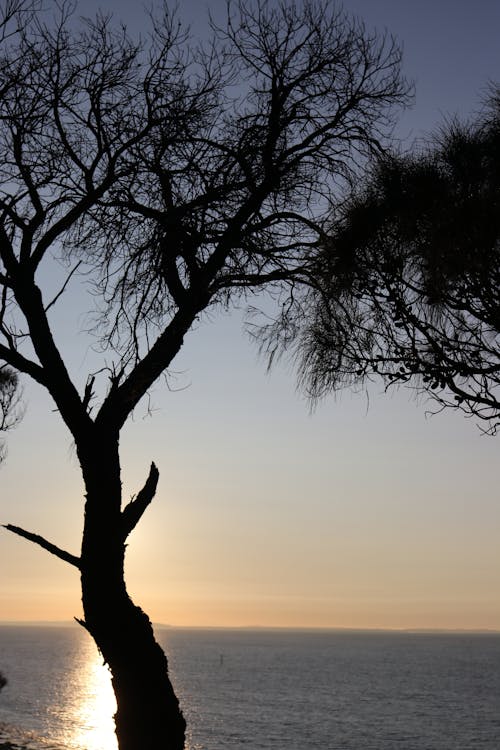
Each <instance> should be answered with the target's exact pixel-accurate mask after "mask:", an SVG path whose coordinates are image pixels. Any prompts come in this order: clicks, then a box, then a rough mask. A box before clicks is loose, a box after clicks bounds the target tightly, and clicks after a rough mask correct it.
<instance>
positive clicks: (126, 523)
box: [122, 463, 160, 539]
mask: <svg viewBox="0 0 500 750" xmlns="http://www.w3.org/2000/svg"><path fill="white" fill-rule="evenodd" d="M159 476H160V475H159V472H158V469H157V468H156V465H155V464H154V463H152V464H151V468H150V470H149V476H148V478H147V479H146V483H145V485H144V487H143V488H142V490H141V491H140V492H139V493H138V494H137V497H136V498H134V499H133V500H131V501H130V502H129V503H128V505H126V506H125V508H124V509H123V511H122V530H123V536H124V538H125V539H126V538H127V537H128V535H129V534H130V532H131V531H132V530H133V529H134V528H135V527H136V526H137V524H138V522H139V521H140V519H141V517H142V515H143V513H144V511H145V510H146V508H147V507H148V505H149V504H150V502H151V500H152V499H153V497H154V496H155V492H156V487H157V485H158V478H159Z"/></svg>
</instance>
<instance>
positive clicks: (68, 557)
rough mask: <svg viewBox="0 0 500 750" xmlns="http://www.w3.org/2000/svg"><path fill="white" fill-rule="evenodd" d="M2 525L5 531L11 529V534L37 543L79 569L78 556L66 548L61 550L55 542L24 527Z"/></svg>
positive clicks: (8, 524)
mask: <svg viewBox="0 0 500 750" xmlns="http://www.w3.org/2000/svg"><path fill="white" fill-rule="evenodd" d="M2 525H3V527H4V529H7V531H12V533H13V534H17V535H18V536H22V537H24V539H27V540H28V541H30V542H33V543H34V544H38V546H39V547H43V549H45V550H47V552H50V553H51V554H52V555H55V556H56V557H59V559H60V560H64V562H67V563H69V564H70V565H74V566H75V568H78V569H80V558H79V557H76V556H75V555H72V554H70V553H69V552H66V550H63V549H61V548H60V547H56V545H55V544H52V543H51V542H48V541H47V539H44V538H43V536H40V535H39V534H33V533H32V532H31V531H25V530H24V529H21V528H20V527H19V526H13V525H12V524H10V523H7V524H2Z"/></svg>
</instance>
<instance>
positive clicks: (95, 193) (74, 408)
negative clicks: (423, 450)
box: [0, 1, 409, 750]
mask: <svg viewBox="0 0 500 750" xmlns="http://www.w3.org/2000/svg"><path fill="white" fill-rule="evenodd" d="M21 20H22V19H21ZM69 21H70V18H69V13H68V8H67V6H65V5H63V6H62V11H61V13H60V14H59V17H58V20H57V21H54V20H50V19H49V20H47V19H46V16H44V14H43V13H42V12H39V13H35V15H34V16H32V17H31V18H30V20H29V21H28V22H27V23H19V25H18V28H17V31H16V33H15V34H14V36H10V37H9V38H8V39H7V40H6V42H5V44H4V48H3V52H2V63H1V67H0V91H1V92H3V93H2V97H1V100H0V153H1V156H2V165H3V166H2V167H1V171H0V212H1V214H0V215H1V223H0V259H1V271H0V283H1V285H2V289H3V292H2V295H3V296H2V309H1V312H2V315H1V321H0V334H1V341H0V357H1V358H2V359H3V360H4V361H5V362H6V363H7V364H8V365H9V366H10V367H11V368H13V369H15V370H17V371H19V372H23V373H25V374H27V375H29V376H30V377H31V378H33V380H35V381H36V382H37V383H39V384H40V385H41V386H43V387H44V388H45V389H47V391H48V392H49V394H50V395H51V397H52V399H53V401H54V402H55V405H56V407H57V410H58V412H59V414H60V416H61V418H62V420H63V421H64V423H65V424H66V426H67V428H68V430H69V432H70V433H71V435H72V437H73V439H74V443H75V446H76V452H77V455H78V459H79V463H80V466H81V470H82V475H83V479H84V483H85V489H86V499H85V509H84V531H83V539H82V547H81V551H80V554H79V555H75V554H72V553H70V552H67V551H66V550H64V549H62V548H60V547H58V546H56V545H55V544H53V543H52V542H49V541H48V540H46V539H44V538H42V537H40V536H39V535H38V534H34V533H32V532H30V531H26V530H24V529H21V528H19V527H17V526H13V525H8V526H7V527H6V528H8V529H9V530H10V531H12V532H14V533H16V534H18V535H20V536H22V537H25V538H26V539H28V540H30V541H32V542H35V543H36V544H38V545H40V546H41V547H43V548H44V549H46V550H48V551H49V552H51V553H52V554H54V555H56V556H57V557H59V558H60V559H61V560H64V561H65V562H67V563H69V564H71V565H73V566H74V567H76V568H77V569H78V570H79V571H80V575H81V586H82V602H83V611H84V620H82V621H81V622H82V624H83V625H84V626H85V627H86V628H87V630H88V631H89V632H90V633H91V635H92V636H93V638H94V639H95V642H96V644H97V646H98V648H99V650H100V651H101V653H102V655H103V657H104V659H105V661H106V662H107V664H108V665H109V668H110V670H111V674H112V681H113V686H114V690H115V694H116V698H117V706H118V708H117V713H116V716H115V720H116V730H117V736H118V740H119V745H120V748H121V750H138V748H141V750H148V749H150V748H151V749H152V748H155V750H157V749H158V748H160V747H161V748H165V749H167V748H168V749H169V750H174V749H175V750H179V749H180V748H182V747H183V746H184V730H185V722H184V719H183V717H182V714H181V712H180V710H179V705H178V701H177V699H176V697H175V695H174V692H173V690H172V686H171V684H170V681H169V677H168V669H167V661H166V657H165V655H164V654H163V652H162V650H161V649H160V647H159V645H158V644H157V643H156V641H155V639H154V634H153V629H152V627H151V623H150V622H149V619H148V617H147V616H146V614H145V613H144V612H143V611H142V610H141V609H140V608H139V607H138V606H136V605H135V604H133V602H132V601H131V599H130V597H129V595H128V593H127V590H126V586H125V581H124V572H123V570H124V556H125V548H126V541H127V538H128V537H129V535H130V533H131V532H132V530H133V529H134V528H135V526H136V524H137V523H138V522H139V520H140V518H141V516H142V515H143V513H144V511H145V510H146V508H147V507H148V505H149V504H150V502H151V501H152V499H153V497H154V494H155V491H156V486H157V482H158V470H157V468H156V466H155V464H154V463H153V464H151V469H150V473H149V476H148V478H147V480H146V483H145V485H144V487H143V488H142V489H141V490H140V492H139V493H138V494H137V496H136V497H135V498H134V499H132V500H131V501H130V502H128V504H125V505H124V506H123V504H122V492H121V483H120V458H119V435H120V430H121V428H122V426H123V425H124V423H125V421H126V420H127V418H128V417H129V416H130V414H131V412H132V411H133V409H134V408H135V407H136V406H137V404H138V403H139V402H140V401H141V399H142V398H143V397H144V396H145V394H146V393H147V391H148V389H149V388H150V387H151V386H152V385H153V383H155V381H156V380H157V379H158V378H159V376H160V375H161V374H162V373H165V371H166V370H167V368H168V367H169V366H170V364H171V362H172V360H173V359H174V357H175V355H176V354H177V353H178V351H179V349H180V348H181V346H182V343H183V340H184V337H185V336H186V334H187V333H188V331H189V329H190V328H191V327H192V325H193V323H194V322H195V321H196V320H197V319H198V318H199V317H200V316H202V315H203V313H204V312H205V311H207V310H208V309H215V308H217V306H219V307H221V306H222V307H224V308H226V307H228V306H229V305H230V304H231V302H232V301H233V300H235V299H239V298H241V296H242V295H243V296H244V295H248V294H250V293H253V292H260V291H261V290H262V289H263V288H266V289H267V290H269V291H270V292H271V293H272V295H273V296H274V298H275V299H276V300H277V302H278V305H279V306H280V305H282V304H283V305H286V304H288V301H289V300H290V299H292V298H295V297H296V296H297V294H300V293H301V291H300V290H301V289H306V288H308V287H309V286H310V285H311V284H315V283H316V282H315V279H314V273H315V271H316V263H315V258H316V256H317V254H318V249H319V240H320V239H321V237H323V234H324V230H323V225H324V220H325V217H326V216H327V214H328V212H329V211H330V210H331V207H332V205H334V204H335V202H336V200H337V196H338V194H339V188H340V186H342V185H343V184H345V183H346V182H350V181H352V180H353V179H354V175H355V174H356V170H357V167H358V165H360V164H362V163H363V161H364V160H365V159H366V157H367V156H368V155H369V154H372V153H373V152H378V151H380V150H381V149H382V147H383V145H384V143H385V139H386V137H388V136H389V135H390V130H391V125H392V109H393V107H394V105H401V104H404V103H405V102H406V101H407V100H408V97H409V87H408V85H407V84H406V83H405V81H404V80H403V79H402V78H401V76H400V71H399V65H400V51H399V49H398V47H397V46H396V44H395V43H394V41H393V40H392V39H389V38H386V37H379V36H377V35H376V34H375V33H371V32H368V31H366V29H365V28H364V27H363V25H362V24H361V23H360V22H359V21H357V20H356V19H352V18H350V17H349V16H347V15H346V14H344V12H343V11H342V10H341V9H340V8H338V7H336V6H333V5H332V4H331V3H329V2H318V3H316V2H306V3H305V4H304V5H301V6H300V7H299V6H295V5H290V4H288V3H285V2H283V3H280V4H278V5H274V4H268V3H267V2H265V1H263V2H261V3H260V4H256V5H252V4H247V3H241V4H235V5H233V4H230V5H229V6H228V15H227V23H226V25H225V26H224V27H223V28H218V27H215V26H213V27H212V38H211V42H210V43H207V45H206V46H200V45H199V44H195V43H193V42H191V40H190V38H189V35H188V34H187V32H186V31H185V30H184V29H183V27H182V26H181V25H179V24H178V23H177V19H176V18H175V17H173V16H172V15H171V14H170V13H169V12H168V11H166V10H165V12H164V14H163V16H162V18H161V19H156V22H155V24H154V30H153V31H152V32H151V36H150V38H149V39H148V41H147V43H146V44H145V43H140V42H135V41H133V40H132V39H131V38H130V37H129V35H128V34H127V32H126V31H125V30H124V29H123V28H119V29H115V28H114V27H113V26H112V24H111V21H110V19H109V18H107V17H105V16H98V17H97V18H96V19H95V20H94V21H82V22H81V24H80V26H79V27H78V28H77V29H76V31H75V30H73V29H74V28H75V23H74V21H73V19H71V24H70V22H69ZM55 258H59V259H60V261H61V263H63V264H64V263H65V264H67V266H66V267H67V268H68V273H67V278H66V280H65V281H64V283H63V284H62V286H61V289H60V290H59V292H58V293H56V294H55V295H54V294H53V293H52V295H51V296H49V293H48V292H47V291H46V290H45V289H44V288H43V280H44V279H46V276H44V275H43V272H42V269H44V268H45V267H46V266H47V265H50V263H53V262H55ZM90 281H91V283H92V284H93V294H94V295H97V298H98V300H99V302H98V308H97V311H96V314H97V315H98V317H97V323H96V326H95V330H94V333H95V336H96V339H97V340H99V341H100V342H101V344H102V346H103V347H105V348H107V354H106V360H105V362H107V363H108V365H107V369H104V370H102V371H101V372H100V374H99V373H94V374H92V373H89V377H88V381H87V385H86V387H85V388H84V389H83V393H82V392H79V391H78V389H77V386H76V385H75V383H74V382H73V380H72V379H71V377H70V373H69V363H68V362H65V361H64V359H63V355H62V352H61V350H60V348H59V347H58V344H57V342H56V340H55V336H54V333H53V330H52V329H51V326H50V320H49V316H50V315H51V313H52V310H53V308H54V306H56V305H57V303H59V302H60V299H61V297H62V295H63V293H64V291H65V290H66V289H68V288H70V287H74V286H75V285H76V284H78V283H87V284H88V283H90ZM94 299H95V296H94ZM110 361H111V364H109V362H110Z"/></svg>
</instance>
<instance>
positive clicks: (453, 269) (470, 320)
mask: <svg viewBox="0 0 500 750" xmlns="http://www.w3.org/2000/svg"><path fill="white" fill-rule="evenodd" d="M320 265H321V270H319V271H318V274H317V276H316V278H317V279H318V280H319V279H320V277H321V278H322V282H321V283H320V284H319V287H318V290H315V291H314V292H313V293H312V294H310V295H309V299H308V301H307V304H306V305H305V306H304V305H302V307H301V308H300V309H296V310H294V311H293V314H290V315H289V316H288V319H287V318H284V319H283V320H282V321H281V325H280V326H277V327H276V326H275V327H274V328H270V329H269V330H268V331H267V345H268V346H270V347H271V349H272V347H273V346H274V347H276V346H277V345H283V343H285V344H286V345H288V346H292V347H295V352H296V354H297V356H298V358H299V361H300V371H301V377H302V383H303V385H304V386H305V387H306V389H308V391H309V392H310V393H311V394H312V395H313V396H314V397H319V396H321V395H323V394H324V393H326V392H328V391H330V390H331V389H336V388H339V387H342V386H344V385H346V384H348V385H352V384H356V383H360V382H363V381H364V380H365V379H366V378H371V377H373V376H380V377H381V378H382V379H383V380H384V381H385V383H386V384H401V383H406V384H409V385H411V386H414V387H416V388H417V389H418V390H420V391H424V392H428V393H430V394H431V395H432V398H433V399H435V400H436V401H437V403H438V405H439V408H441V407H442V408H444V407H452V408H458V409H462V410H463V411H464V412H465V413H466V414H467V415H468V416H470V417H477V418H479V420H481V422H480V424H482V425H483V427H482V429H484V430H485V431H486V432H489V433H495V432H496V431H497V429H498V426H499V424H500V94H499V93H498V91H494V92H493V94H492V96H491V97H490V100H489V103H488V107H487V108H485V111H484V113H483V115H482V117H481V118H480V119H479V120H477V121H475V122H473V123H472V124H469V125H461V124H460V123H458V122H453V123H449V124H448V125H446V126H444V127H443V128H442V129H441V131H440V132H439V133H438V134H437V135H436V136H435V138H434V140H433V142H431V144H430V145H428V146H427V147H426V149H425V150H424V151H423V152H420V153H418V154H416V155H410V156H388V155H387V154H385V155H384V156H383V157H382V158H380V159H378V160H377V162H376V164H375V166H374V168H373V170H372V172H371V174H369V176H368V177H367V178H366V179H365V180H363V181H362V183H361V187H358V188H357V189H356V190H355V192H354V193H353V194H352V196H351V198H350V199H349V200H348V201H347V202H346V204H345V205H344V206H343V207H342V210H340V211H338V212H337V215H335V217H334V223H333V227H332V229H331V231H330V233H329V239H328V241H327V242H326V243H325V246H324V253H323V256H322V259H321V261H320ZM303 321H306V323H305V324H304V323H303Z"/></svg>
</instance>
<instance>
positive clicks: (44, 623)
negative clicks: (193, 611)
mask: <svg viewBox="0 0 500 750" xmlns="http://www.w3.org/2000/svg"><path fill="white" fill-rule="evenodd" d="M152 624H153V627H154V628H159V629H164V630H290V631H293V630H295V631H299V630H301V631H304V630H308V631H336V632H359V633H478V634H481V633H491V634H500V628H481V627H479V628H460V627H456V628H440V627H401V628H398V627H383V626H373V627H359V626H357V627H356V626H339V625H258V624H253V625H172V624H170V623H162V622H153V623H152ZM0 626H11V627H12V626H16V627H22V626H26V627H29V626H32V627H62V626H71V627H75V628H76V627H78V626H79V623H78V622H76V621H75V620H3V619H0Z"/></svg>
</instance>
